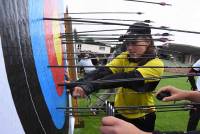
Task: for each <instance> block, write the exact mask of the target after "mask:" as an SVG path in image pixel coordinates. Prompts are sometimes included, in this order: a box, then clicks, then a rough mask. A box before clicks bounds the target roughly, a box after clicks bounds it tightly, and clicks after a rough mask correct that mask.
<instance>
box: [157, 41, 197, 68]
mask: <svg viewBox="0 0 200 134" xmlns="http://www.w3.org/2000/svg"><path fill="white" fill-rule="evenodd" d="M158 53H159V54H160V55H161V56H163V57H165V58H166V57H168V59H170V56H171V57H173V60H175V61H179V62H181V63H184V64H193V63H194V62H195V61H197V60H198V59H200V47H196V46H192V45H186V44H174V43H168V44H167V45H166V46H165V47H160V48H159V51H158Z"/></svg>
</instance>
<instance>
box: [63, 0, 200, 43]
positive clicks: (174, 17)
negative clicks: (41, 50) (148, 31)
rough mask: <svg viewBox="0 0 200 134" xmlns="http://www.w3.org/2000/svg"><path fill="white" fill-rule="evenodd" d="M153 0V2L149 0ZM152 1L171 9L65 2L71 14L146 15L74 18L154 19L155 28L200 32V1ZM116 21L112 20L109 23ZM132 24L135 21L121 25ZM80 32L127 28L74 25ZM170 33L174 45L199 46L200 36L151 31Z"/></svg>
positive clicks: (111, 0)
mask: <svg viewBox="0 0 200 134" xmlns="http://www.w3.org/2000/svg"><path fill="white" fill-rule="evenodd" d="M146 1H150V0H146ZM151 2H165V3H168V4H172V6H160V5H154V4H145V3H139V2H133V1H125V0H66V3H67V6H68V11H69V13H70V12H76V13H77V12H143V13H144V14H143V15H137V14H103V15H102V14H96V15H80V14H78V15H77V14H76V15H75V14H70V16H71V17H72V18H73V17H74V18H75V17H76V18H98V19H130V20H151V21H153V22H154V23H151V25H152V26H155V27H160V26H167V27H169V28H172V29H181V30H189V31H198V32H200V14H199V13H198V12H199V5H200V0H163V1H161V0H151ZM109 22H113V21H109ZM117 23H125V24H133V23H134V21H133V22H119V21H117ZM73 28H76V30H77V31H88V30H102V29H115V28H125V29H127V28H128V27H127V26H126V27H124V26H113V25H109V26H106V25H73ZM125 32H126V31H115V32H112V33H111V32H104V34H107V33H110V34H116V33H117V34H124V33H125ZM166 32H167V33H170V34H173V35H174V36H172V37H170V39H172V40H174V41H171V42H172V43H180V44H187V45H193V46H199V47H200V34H189V33H179V32H169V31H163V30H152V34H154V33H166Z"/></svg>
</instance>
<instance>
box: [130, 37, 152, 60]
mask: <svg viewBox="0 0 200 134" xmlns="http://www.w3.org/2000/svg"><path fill="white" fill-rule="evenodd" d="M149 45H150V40H148V39H146V38H142V37H139V38H137V39H136V41H134V42H130V43H129V44H128V45H127V51H128V52H129V55H130V58H139V57H141V56H142V55H143V54H144V53H145V52H146V50H147V48H148V46H149Z"/></svg>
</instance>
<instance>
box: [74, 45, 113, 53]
mask: <svg viewBox="0 0 200 134" xmlns="http://www.w3.org/2000/svg"><path fill="white" fill-rule="evenodd" d="M76 49H77V50H78V51H91V52H94V53H102V54H110V53H111V46H108V45H105V44H100V43H99V44H96V43H95V44H92V43H91V44H89V43H87V44H86V43H81V44H77V45H76Z"/></svg>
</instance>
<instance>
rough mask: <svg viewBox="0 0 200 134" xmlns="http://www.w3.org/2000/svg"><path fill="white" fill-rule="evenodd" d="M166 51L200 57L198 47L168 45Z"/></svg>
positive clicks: (199, 48)
mask: <svg viewBox="0 0 200 134" xmlns="http://www.w3.org/2000/svg"><path fill="white" fill-rule="evenodd" d="M166 49H169V50H173V51H177V52H181V53H185V54H193V55H200V47H197V46H192V45H187V44H174V43H169V44H168V47H167V48H166Z"/></svg>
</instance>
